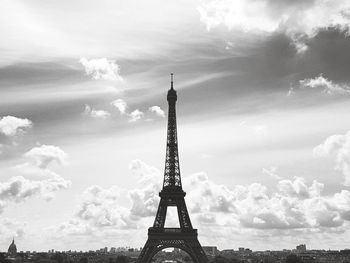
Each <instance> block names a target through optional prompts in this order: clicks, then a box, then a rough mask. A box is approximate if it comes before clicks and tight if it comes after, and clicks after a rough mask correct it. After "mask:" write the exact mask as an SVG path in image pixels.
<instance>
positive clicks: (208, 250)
mask: <svg viewBox="0 0 350 263" xmlns="http://www.w3.org/2000/svg"><path fill="white" fill-rule="evenodd" d="M202 248H203V250H204V253H205V254H207V256H212V257H215V256H217V255H218V254H219V253H218V248H217V247H214V246H203V247H202Z"/></svg>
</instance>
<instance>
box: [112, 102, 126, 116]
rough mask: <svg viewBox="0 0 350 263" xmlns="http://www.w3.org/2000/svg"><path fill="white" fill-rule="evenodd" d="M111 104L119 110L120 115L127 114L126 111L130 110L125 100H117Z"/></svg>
mask: <svg viewBox="0 0 350 263" xmlns="http://www.w3.org/2000/svg"><path fill="white" fill-rule="evenodd" d="M111 104H112V105H113V106H114V107H116V108H117V109H118V110H119V112H120V114H122V115H124V114H126V109H127V108H128V105H127V103H126V102H125V101H124V100H122V99H117V100H114V101H112V102H111Z"/></svg>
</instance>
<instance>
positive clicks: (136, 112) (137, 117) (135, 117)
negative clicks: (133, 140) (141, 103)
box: [129, 109, 144, 122]
mask: <svg viewBox="0 0 350 263" xmlns="http://www.w3.org/2000/svg"><path fill="white" fill-rule="evenodd" d="M143 115H144V113H143V112H142V111H140V110H138V109H136V110H134V111H133V112H131V113H130V114H129V117H130V119H129V122H135V121H138V120H140V119H141V118H142V117H143Z"/></svg>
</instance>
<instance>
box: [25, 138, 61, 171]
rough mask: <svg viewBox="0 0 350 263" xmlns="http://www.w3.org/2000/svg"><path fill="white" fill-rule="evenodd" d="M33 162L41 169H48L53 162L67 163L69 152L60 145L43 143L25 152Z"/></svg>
mask: <svg viewBox="0 0 350 263" xmlns="http://www.w3.org/2000/svg"><path fill="white" fill-rule="evenodd" d="M24 156H25V157H27V158H28V159H29V160H30V161H31V163H32V164H33V165H35V166H37V167H39V168H41V169H47V167H48V166H49V165H50V164H51V163H54V162H56V163H58V164H66V162H67V154H66V153H65V152H64V151H63V150H62V149H61V148H60V147H58V146H54V145H45V144H43V145H41V146H38V147H34V148H32V149H31V150H29V151H28V152H26V153H25V154H24Z"/></svg>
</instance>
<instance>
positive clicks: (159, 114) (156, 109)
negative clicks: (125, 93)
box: [148, 106, 165, 118]
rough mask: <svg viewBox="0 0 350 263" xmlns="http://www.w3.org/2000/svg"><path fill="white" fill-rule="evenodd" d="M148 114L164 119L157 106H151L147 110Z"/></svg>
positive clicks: (162, 112) (163, 114)
mask: <svg viewBox="0 0 350 263" xmlns="http://www.w3.org/2000/svg"><path fill="white" fill-rule="evenodd" d="M148 110H149V111H150V112H153V113H155V114H156V115H157V116H159V117H163V118H164V117H165V113H164V111H163V110H162V109H161V108H160V107H159V106H152V107H149V109H148Z"/></svg>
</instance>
